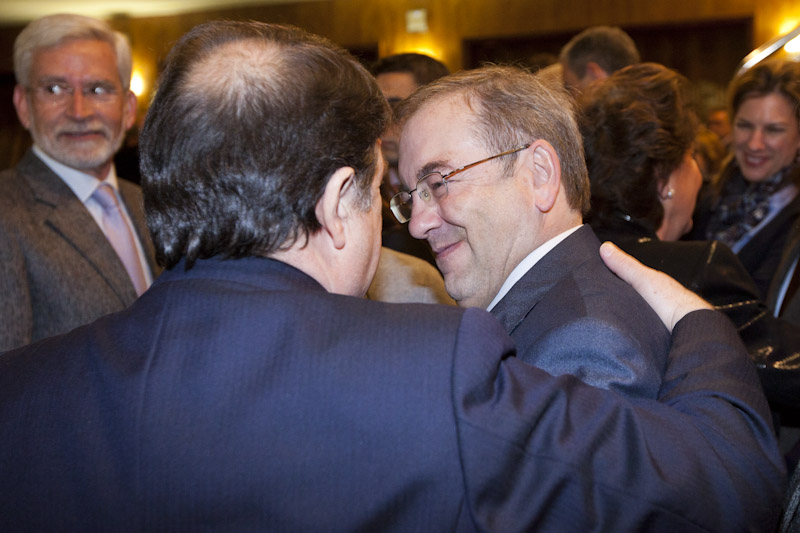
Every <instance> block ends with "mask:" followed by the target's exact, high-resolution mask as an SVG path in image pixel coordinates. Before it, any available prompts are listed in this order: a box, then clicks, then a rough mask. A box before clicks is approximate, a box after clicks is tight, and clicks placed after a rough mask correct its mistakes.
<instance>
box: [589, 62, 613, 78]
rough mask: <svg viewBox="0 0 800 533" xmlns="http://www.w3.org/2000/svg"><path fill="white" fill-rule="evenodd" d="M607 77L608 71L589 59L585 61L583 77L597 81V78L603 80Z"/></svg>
mask: <svg viewBox="0 0 800 533" xmlns="http://www.w3.org/2000/svg"><path fill="white" fill-rule="evenodd" d="M607 77H608V72H606V70H605V69H604V68H603V67H601V66H600V65H598V64H597V63H595V62H594V61H589V62H588V63H586V74H585V75H584V78H588V79H589V80H590V82H592V81H597V80H604V79H606V78H607Z"/></svg>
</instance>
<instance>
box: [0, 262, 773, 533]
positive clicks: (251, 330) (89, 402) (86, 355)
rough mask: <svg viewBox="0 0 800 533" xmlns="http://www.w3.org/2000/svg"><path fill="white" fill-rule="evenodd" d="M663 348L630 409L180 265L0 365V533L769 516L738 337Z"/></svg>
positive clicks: (341, 311)
mask: <svg viewBox="0 0 800 533" xmlns="http://www.w3.org/2000/svg"><path fill="white" fill-rule="evenodd" d="M712 329H713V330H714V331H717V332H718V335H717V336H715V337H714V338H713V339H712V338H709V336H708V335H707V331H708V330H712ZM674 342H675V356H676V357H675V359H674V361H673V362H672V364H671V365H670V369H669V371H668V373H667V375H666V376H665V383H664V387H662V396H663V397H662V400H663V401H664V402H665V403H664V404H660V403H657V402H654V401H648V400H630V399H628V398H625V397H623V396H622V395H618V394H614V393H610V392H608V391H603V390H600V389H596V388H592V387H589V386H587V385H585V384H583V383H581V382H580V381H578V380H577V379H575V378H574V377H572V376H561V377H559V378H554V377H552V376H549V375H548V374H546V373H545V372H543V371H541V370H539V369H537V368H534V367H531V366H529V365H527V364H525V363H523V362H522V361H520V360H519V359H517V358H515V357H511V354H512V353H513V352H512V344H511V341H510V340H509V339H508V337H507V336H506V335H505V334H504V333H503V331H502V328H501V327H500V325H499V324H498V323H497V322H496V321H495V320H494V319H493V318H492V317H491V316H490V315H489V314H488V313H486V312H484V311H481V310H477V309H471V310H466V311H465V310H461V309H457V308H448V307H438V306H426V305H417V304H408V305H398V304H384V303H376V302H369V301H366V300H363V299H358V298H351V297H346V296H338V295H332V294H329V293H327V292H325V291H324V290H323V288H322V287H321V286H320V285H319V284H318V283H317V282H316V281H314V280H313V279H311V278H310V277H308V276H306V275H305V274H303V273H302V272H300V271H298V270H296V269H294V268H292V267H290V266H287V265H285V264H283V263H280V262H277V261H273V260H269V259H256V258H252V259H239V260H228V261H221V260H201V261H198V262H197V264H196V265H195V266H194V267H193V268H192V269H191V270H189V271H188V272H187V271H185V270H184V268H183V265H178V266H177V267H176V268H175V269H173V270H171V271H168V272H166V273H165V274H163V275H162V276H161V277H160V278H159V279H158V280H157V281H156V283H155V284H154V285H153V286H152V287H151V288H150V289H149V290H148V291H147V292H146V293H145V294H144V295H143V296H142V297H141V298H139V300H137V301H136V302H135V303H134V304H133V305H132V306H131V307H130V308H128V309H127V310H125V311H122V312H120V313H116V314H113V315H109V316H107V317H104V318H102V319H100V320H98V321H97V322H95V323H93V324H90V325H88V326H84V327H81V328H79V329H77V330H75V331H73V332H71V333H69V334H66V335H64V336H61V337H55V338H52V339H47V340H43V341H40V342H38V343H36V344H33V345H31V346H29V347H27V348H22V349H19V350H15V351H11V352H8V353H5V354H2V355H0V434H2V446H0V530H2V531H20V530H36V531H43V530H44V531H46V530H52V531H94V530H100V531H162V530H170V531H381V530H392V531H475V530H482V531H503V532H506V531H522V530H531V529H538V530H540V531H591V530H599V531H623V530H628V531H632V530H647V531H690V530H702V529H715V528H719V529H720V530H727V531H733V530H743V529H753V528H756V527H762V526H764V524H769V523H774V521H775V519H776V514H777V511H778V509H777V507H778V505H779V503H780V499H781V496H782V494H781V492H782V490H783V489H784V483H785V479H784V476H785V474H784V471H783V467H782V463H781V459H780V455H779V452H778V450H777V446H776V445H775V441H774V438H773V437H772V435H771V428H770V425H769V423H768V422H767V421H766V420H767V417H768V411H767V409H766V405H765V402H764V399H763V396H762V394H761V392H760V391H759V388H758V382H757V381H756V377H755V375H754V371H753V369H752V368H751V367H750V365H749V363H748V362H747V359H746V356H745V355H744V353H743V350H742V347H741V345H740V344H738V342H739V341H738V339H737V338H736V333H735V331H734V330H733V328H731V327H730V325H729V324H728V323H727V322H726V319H724V318H723V317H720V316H718V315H717V314H716V313H714V312H711V311H701V312H697V313H692V314H691V315H690V316H689V317H686V318H685V319H684V320H683V321H681V322H680V323H679V324H678V326H677V329H676V332H675V337H674ZM712 351H713V353H715V354H716V356H715V357H713V358H712V357H704V356H703V354H708V353H710V352H712ZM698 367H701V371H700V372H699V373H696V372H695V370H697V368H698Z"/></svg>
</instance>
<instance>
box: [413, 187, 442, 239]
mask: <svg viewBox="0 0 800 533" xmlns="http://www.w3.org/2000/svg"><path fill="white" fill-rule="evenodd" d="M415 194H416V193H415ZM441 225H442V218H441V217H440V216H439V204H438V202H436V201H435V200H433V199H431V200H430V201H427V202H423V201H422V200H421V199H419V198H415V202H414V203H413V204H412V206H411V220H409V221H408V232H409V233H410V234H411V236H412V237H414V238H415V239H426V238H427V237H428V232H429V231H431V230H433V229H436V228H438V227H439V226H441Z"/></svg>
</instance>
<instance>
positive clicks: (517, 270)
mask: <svg viewBox="0 0 800 533" xmlns="http://www.w3.org/2000/svg"><path fill="white" fill-rule="evenodd" d="M581 226H583V224H580V225H578V226H575V227H574V228H570V229H568V230H567V231H565V232H563V233H559V234H558V235H556V236H555V237H553V238H552V239H550V240H549V241H546V242H545V243H544V244H542V245H541V246H539V247H538V248H536V249H535V250H534V251H532V252H531V253H529V254H528V255H527V256H525V259H523V260H522V261H520V263H519V264H518V265H517V266H516V267H514V270H512V271H511V274H509V275H508V277H507V278H506V280H505V282H503V285H502V287H500V292H498V293H497V296H495V297H494V300H492V303H490V304H489V307H487V308H486V310H487V311H491V310H492V308H493V307H494V306H495V305H497V303H498V302H499V301H500V300H502V299H503V297H505V295H506V294H508V291H510V290H511V287H513V286H514V285H515V284H516V283H517V282H518V281H519V280H520V279H522V276H524V275H525V274H526V273H527V272H528V271H529V270H530V269H531V268H533V265H535V264H536V263H538V262H539V260H540V259H541V258H542V257H544V256H545V255H547V252H549V251H550V250H552V249H553V248H555V247H556V246H557V245H558V244H559V243H560V242H561V241H563V240H564V239H566V238H567V237H569V236H570V235H572V234H573V233H574V232H576V231H577V230H578V228H580V227H581Z"/></svg>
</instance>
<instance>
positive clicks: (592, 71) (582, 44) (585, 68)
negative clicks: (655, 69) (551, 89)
mask: <svg viewBox="0 0 800 533" xmlns="http://www.w3.org/2000/svg"><path fill="white" fill-rule="evenodd" d="M639 61H641V57H640V56H639V50H638V49H637V48H636V43H634V42H633V39H631V37H630V36H629V35H628V34H627V33H625V32H624V31H622V30H621V29H620V28H618V27H616V26H593V27H591V28H588V29H586V30H584V31H582V32H581V33H579V34H578V35H576V36H575V37H573V38H572V39H570V41H569V42H568V43H567V44H566V45H564V47H563V48H562V49H561V53H560V54H559V62H560V63H561V68H562V75H563V77H564V85H565V86H566V87H567V88H569V89H570V90H573V91H582V90H583V89H585V88H586V86H588V85H589V84H590V83H592V82H594V81H596V80H602V79H605V78H607V77H609V76H610V75H611V74H613V73H614V72H616V71H618V70H619V69H621V68H623V67H627V66H628V65H633V64H634V63H638V62H639Z"/></svg>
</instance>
